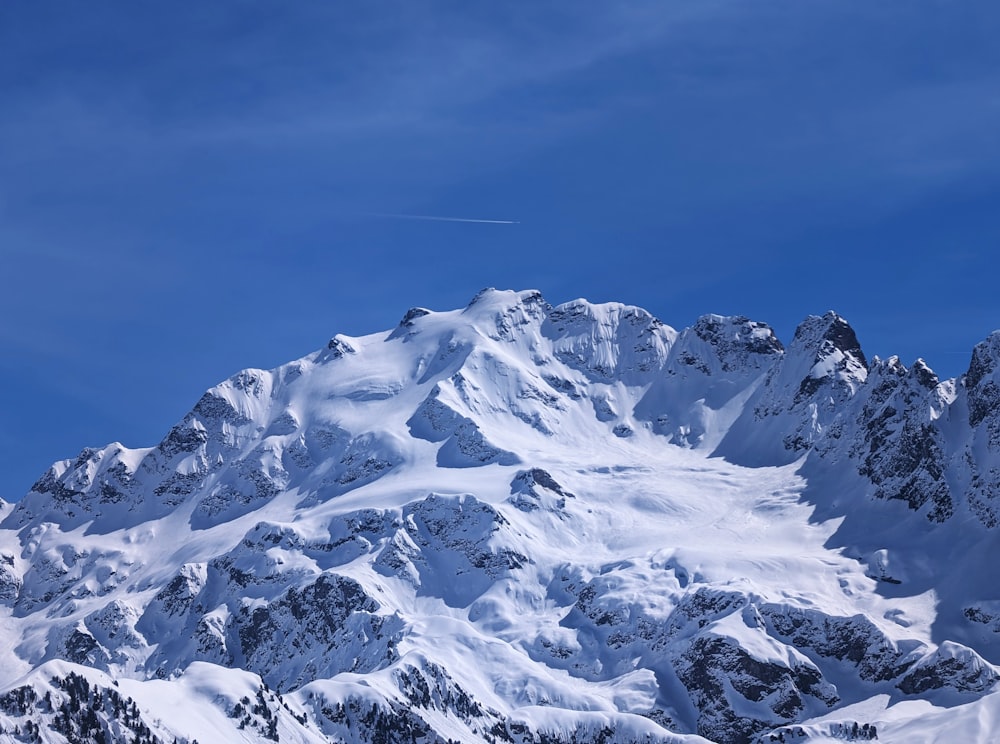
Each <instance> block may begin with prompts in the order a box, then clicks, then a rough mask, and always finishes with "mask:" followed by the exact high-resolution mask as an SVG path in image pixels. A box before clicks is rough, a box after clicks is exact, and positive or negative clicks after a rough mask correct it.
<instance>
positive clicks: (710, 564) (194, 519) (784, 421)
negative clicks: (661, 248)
mask: <svg viewBox="0 0 1000 744" xmlns="http://www.w3.org/2000/svg"><path fill="white" fill-rule="evenodd" d="M998 491H1000V333H997V334H994V335H993V336H991V337H990V338H989V339H987V340H986V341H984V342H983V343H982V344H980V345H979V346H977V347H976V349H975V351H974V353H973V355H972V364H971V366H970V370H969V373H968V374H967V375H965V376H964V377H963V378H961V379H959V380H949V381H944V382H941V381H939V380H937V378H936V377H935V376H934V374H933V372H931V371H930V370H929V369H927V367H926V366H925V365H924V364H923V363H922V362H919V361H918V362H917V363H915V364H914V365H912V366H911V367H910V368H906V367H905V366H903V365H902V364H901V363H900V362H899V360H897V359H895V358H892V359H889V360H886V361H883V360H879V359H877V358H876V359H873V360H871V361H869V360H868V359H867V358H866V357H865V355H864V354H863V352H862V351H861V347H860V344H859V343H858V340H857V338H856V336H855V334H854V332H853V330H851V328H850V326H849V325H848V323H847V322H846V321H845V320H844V319H842V318H840V317H839V316H837V315H836V314H834V313H827V314H826V315H824V316H818V317H810V318H808V319H807V320H806V321H805V322H804V323H803V324H802V326H800V328H799V329H798V331H797V332H796V334H795V338H794V339H793V340H792V343H791V344H790V345H789V346H788V348H787V349H786V348H785V347H784V346H783V345H782V344H781V342H780V341H779V340H778V339H777V338H776V337H775V336H774V334H773V333H772V332H771V330H770V329H769V328H768V327H767V326H766V325H765V324H763V323H759V322H755V321H751V320H748V319H746V318H742V317H733V318H726V317H721V316H713V315H709V316H704V317H703V318H701V319H700V320H699V321H698V322H697V323H696V324H695V325H694V326H693V327H692V328H690V329H686V330H683V331H681V332H677V331H674V330H673V329H671V328H669V327H668V326H666V325H664V324H663V323H662V322H660V321H659V320H657V319H655V318H653V317H652V316H651V315H649V313H647V312H645V311H644V310H641V309H639V308H635V307H629V306H625V305H620V304H616V303H609V304H603V305H595V304H591V303H588V302H586V301H584V300H577V301H573V302H569V303H565V304H563V305H560V306H557V307H552V306H550V305H549V304H548V303H546V302H545V300H544V299H543V298H542V297H541V295H540V294H539V293H537V292H531V291H528V292H509V291H496V290H484V291H483V292H482V293H480V294H479V295H477V296H476V297H475V298H474V299H473V300H472V302H471V303H470V304H469V305H468V306H467V307H466V308H464V309H462V310H455V311H449V312H431V311H429V310H426V309H423V308H413V309H411V310H410V311H408V312H407V313H406V314H405V315H404V317H403V319H402V320H401V322H400V324H399V326H398V327H396V328H395V329H392V330H391V331H388V332H385V333H379V334H373V335H370V336H364V337H349V336H346V335H336V336H334V337H333V338H332V339H331V340H330V341H329V343H328V344H327V345H326V346H325V347H324V348H323V349H321V350H319V351H317V352H315V353H313V354H310V355H308V356H306V357H303V358H302V359H299V360H297V361H294V362H291V363H289V364H286V365H284V366H282V367H279V368H277V369H274V370H269V371H265V370H254V369H249V370H244V371H242V372H240V373H238V374H236V375H234V376H233V377H231V378H230V379H229V380H226V381H225V382H223V383H221V384H219V385H217V386H216V387H214V388H211V389H210V390H209V391H207V392H206V393H205V395H204V396H203V397H202V398H201V400H199V401H198V402H197V404H196V405H195V406H194V408H193V409H192V410H191V411H190V412H189V413H188V414H187V415H186V416H184V417H183V418H182V419H181V421H180V422H178V424H177V425H176V426H174V427H173V428H172V429H171V430H170V431H169V432H168V433H167V434H166V436H165V437H164V439H163V440H162V441H161V442H160V443H159V444H158V445H156V446H155V447H151V448H147V449H139V450H132V449H128V448H126V447H124V446H122V445H120V444H117V443H115V444H111V445H108V446H107V447H104V448H101V449H87V450H84V451H83V452H82V453H81V454H80V456H79V457H78V458H77V459H76V460H72V461H63V462H59V463H56V464H55V465H53V466H52V468H51V469H50V470H49V471H48V472H47V473H45V474H44V475H43V476H42V477H41V478H40V479H39V481H38V482H37V483H36V484H35V486H34V487H33V488H32V491H31V492H30V493H29V494H27V495H26V496H25V497H24V498H23V499H22V500H21V501H19V502H18V503H17V504H15V505H4V507H3V510H2V511H0V519H2V522H0V627H2V633H0V654H2V658H3V664H2V665H0V729H2V733H0V741H27V740H31V739H32V737H34V736H36V732H37V736H39V737H40V738H41V739H42V740H43V741H55V742H62V741H67V740H69V741H98V740H101V738H100V737H103V738H104V740H107V741H117V740H125V739H128V740H134V739H136V738H138V740H141V741H165V742H170V741H173V740H175V739H176V740H179V741H188V742H191V741H194V740H195V739H197V740H198V741H200V742H201V744H206V742H213V741H261V740H275V739H277V740H280V741H292V742H314V741H345V742H348V741H427V742H431V741H440V742H445V741H449V740H451V741H462V742H483V741H492V742H536V743H539V744H540V743H541V742H590V741H595V742H596V741H604V742H675V741H676V742H681V741H690V742H694V741H705V740H709V741H715V742H751V741H777V740H779V736H783V737H784V738H785V740H786V741H787V740H794V741H809V740H811V741H828V740H831V739H833V740H844V739H854V740H864V739H865V738H869V739H870V738H873V737H874V736H876V735H877V737H878V740H879V741H899V742H903V741H906V742H913V741H940V740H941V737H942V736H944V734H943V733H942V732H945V731H947V732H950V733H949V734H948V737H949V738H953V737H952V733H954V734H955V737H954V738H955V739H956V740H958V739H961V740H963V741H982V742H986V741H991V740H992V734H991V732H992V728H993V726H992V722H993V721H994V720H996V718H997V716H998V715H1000V698H998V696H997V695H995V694H994V687H995V683H996V680H997V669H996V667H995V666H994V663H996V662H1000V646H998V640H1000V596H997V592H996V589H995V582H993V581H992V576H991V573H990V571H989V569H988V568H987V567H988V566H990V565H991V561H992V560H995V555H996V548H995V547H994V545H995V542H996V525H997V514H998V511H997V509H998V507H997V505H996V504H995V503H994V499H995V497H996V494H997V493H998ZM179 709H183V710H184V715H183V716H178V715H177V714H176V711H177V710H179ZM789 737H793V738H791V739H790V738H789Z"/></svg>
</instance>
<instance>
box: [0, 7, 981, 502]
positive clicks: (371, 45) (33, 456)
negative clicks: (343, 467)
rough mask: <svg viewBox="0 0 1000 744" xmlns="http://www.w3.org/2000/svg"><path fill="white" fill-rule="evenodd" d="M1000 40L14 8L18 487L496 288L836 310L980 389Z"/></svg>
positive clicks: (583, 16)
mask: <svg viewBox="0 0 1000 744" xmlns="http://www.w3.org/2000/svg"><path fill="white" fill-rule="evenodd" d="M998 38H1000V4H997V3H996V2H995V1H992V0H991V1H989V2H980V1H979V0H974V1H971V2H961V1H960V2H954V0H950V1H948V2H945V1H944V0H942V1H934V2H931V1H929V0H913V1H912V2H906V3H902V2H872V1H871V0H866V1H864V2H860V1H856V0H838V1H836V2H833V1H830V2H828V1H826V0H811V1H810V2H801V1H799V0H773V1H772V0H762V1H761V2H736V1H730V2H719V1H716V0H700V1H699V2H690V1H684V2H681V1H671V0H662V1H660V2H641V1H639V2H629V3H599V2H596V1H595V2H588V3H579V2H569V1H566V2H548V1H547V0H540V1H538V2H532V3H470V2H457V1H456V2H444V1H442V2H409V1H407V2H402V1H400V2H394V1H392V0H385V1H382V0H374V1H373V2H365V3H342V2H318V1H314V2H308V1H306V0H303V1H302V2H296V3H278V2H232V3H198V4H195V3H169V4H168V3H159V4H155V3H136V2H117V3H115V2H108V3H101V4H96V3H71V2H63V3H57V2H52V3H4V4H2V5H0V102H2V103H0V258H2V262H3V267H4V269H3V271H2V272H0V344H2V348H3V353H2V355H0V496H2V497H4V498H6V499H8V500H11V499H16V498H19V497H20V495H21V494H23V493H24V492H25V491H26V490H27V489H28V487H29V486H30V485H31V483H32V482H33V481H34V479H35V478H37V477H38V476H39V475H40V474H41V472H42V471H43V470H44V469H45V468H46V467H47V466H48V464H49V463H51V462H52V461H54V460H56V459H61V458H66V457H72V456H75V454H76V453H77V452H79V450H80V449H81V448H82V447H84V446H97V445H102V444H105V443H107V442H109V441H113V440H119V441H122V442H123V443H124V444H126V445H128V446H148V445H151V444H155V443H156V442H157V441H158V440H159V439H160V437H161V436H162V435H163V434H164V433H165V431H166V430H167V429H168V428H169V426H170V425H171V424H172V423H174V422H175V421H176V420H178V419H180V418H181V417H182V416H183V415H184V413H185V412H186V411H187V410H188V409H189V408H190V406H191V405H192V404H193V403H194V401H195V400H197V398H198V397H199V396H200V394H201V392H202V391H203V390H204V389H205V388H207V387H209V386H211V385H212V384H214V383H216V382H218V381H219V380H221V379H223V378H225V377H227V376H229V375H230V374H232V373H233V372H235V371H236V370H238V369H241V368H243V367H249V366H256V367H265V368H267V367H272V366H275V365H277V364H280V363H283V362H285V361H288V360H290V359H292V358H296V357H299V356H302V355H304V354H306V353H308V352H309V351H311V350H313V349H315V348H318V347H320V346H321V345H322V344H323V343H325V341H326V340H327V339H328V338H329V337H330V336H332V335H333V334H334V333H338V332H342V333H346V334H349V335H360V334H363V333H368V332H373V331H376V330H382V329H387V328H389V327H391V326H393V325H394V324H395V323H396V322H397V321H398V319H399V317H400V316H401V315H402V314H403V312H404V311H405V310H406V309H407V308H408V307H410V306H412V305H423V306H427V307H431V308H435V309H450V308H454V307H460V306H463V305H465V304H466V303H467V302H468V300H469V299H470V298H471V297H472V296H473V295H474V294H475V293H476V292H477V291H478V290H479V289H480V288H482V287H484V286H497V287H510V288H519V289H521V288H538V289H541V290H542V292H543V293H544V294H545V296H546V297H547V299H549V301H551V302H553V303H556V302H562V301H566V300H569V299H573V298H576V297H580V296H583V297H587V298H588V299H591V300H594V301H607V300H617V301H622V302H627V303H631V304H636V305H640V306H643V307H645V308H647V309H648V310H650V311H651V312H653V313H654V314H655V315H657V316H658V317H660V318H661V319H662V320H663V321H665V322H667V323H669V324H670V325H673V326H674V327H677V328H681V327H684V326H686V325H689V324H690V323H692V322H693V321H694V319H695V318H697V317H698V316H699V315H701V314H703V313H707V312H717V313H724V314H743V315H748V316H750V317H752V318H754V319H758V320H764V321H767V322H769V323H771V324H772V325H773V326H774V327H775V328H776V329H777V331H778V333H779V335H780V336H781V337H782V338H783V339H784V340H786V341H788V340H789V339H790V338H791V334H792V332H793V330H794V328H795V326H796V325H797V323H798V322H799V321H800V320H801V319H802V318H804V317H805V316H806V315H808V314H817V313H822V312H824V311H826V310H828V309H831V308H832V309H836V310H837V311H839V312H840V313H841V314H842V315H844V316H845V317H847V318H848V320H849V321H850V322H851V323H852V325H853V326H854V327H855V329H856V331H857V333H858V335H859V338H860V340H861V343H862V346H863V347H864V349H865V351H866V352H867V353H868V354H869V356H871V355H874V354H878V355H881V356H888V355H891V354H898V355H899V356H900V357H901V358H902V359H903V360H904V362H906V363H910V362H912V361H913V359H915V358H916V357H918V356H922V357H924V358H925V359H926V360H927V361H928V363H929V364H930V365H931V367H933V368H934V369H935V370H937V371H938V372H939V373H940V374H941V375H942V376H954V375H957V374H960V373H961V372H962V371H963V370H964V368H965V366H966V365H967V363H968V358H969V352H970V350H971V347H972V346H973V344H975V343H976V342H977V341H979V340H981V339H982V338H983V337H985V336H986V335H987V334H988V333H989V332H990V331H992V330H994V329H996V328H1000V293H998V292H997V291H996V283H997V281H996V277H997V270H996V269H997V264H998V262H997V259H996V249H997V245H998V243H1000V44H997V43H996V40H997V39H998ZM387 214H425V215H443V216H454V217H467V218H484V219H497V220H515V221H517V222H518V224H512V225H501V224H485V223H458V222H433V221H421V220H401V219H393V218H389V217H385V216H378V215H387Z"/></svg>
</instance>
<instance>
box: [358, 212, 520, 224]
mask: <svg viewBox="0 0 1000 744" xmlns="http://www.w3.org/2000/svg"><path fill="white" fill-rule="evenodd" d="M368 216H369V217H387V218H389V219H393V220H431V221H434V222H480V223H484V224H487V225H520V224H521V222H520V220H477V219H472V218H471V217H438V216H436V215H431V214H380V213H373V214H369V215H368Z"/></svg>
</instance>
